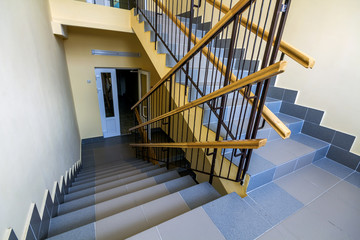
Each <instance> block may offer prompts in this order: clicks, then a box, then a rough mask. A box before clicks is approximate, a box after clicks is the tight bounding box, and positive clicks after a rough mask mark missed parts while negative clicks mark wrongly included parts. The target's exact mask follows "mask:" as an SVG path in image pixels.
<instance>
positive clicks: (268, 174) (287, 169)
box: [225, 133, 329, 191]
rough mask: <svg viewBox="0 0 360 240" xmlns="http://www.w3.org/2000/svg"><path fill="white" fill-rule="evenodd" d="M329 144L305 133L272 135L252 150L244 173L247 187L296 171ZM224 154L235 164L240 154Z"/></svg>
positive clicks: (321, 154)
mask: <svg viewBox="0 0 360 240" xmlns="http://www.w3.org/2000/svg"><path fill="white" fill-rule="evenodd" d="M328 149H329V144H328V143H326V142H323V141H321V140H318V139H316V138H312V137H309V136H307V135H305V134H302V133H298V134H293V135H292V136H291V137H290V138H289V139H285V140H283V139H276V140H273V141H269V142H267V144H266V145H265V146H264V147H262V148H259V149H256V150H254V151H253V155H252V158H251V161H250V166H249V170H248V173H249V175H250V176H251V178H250V183H249V186H248V191H251V190H253V189H255V188H258V187H260V186H262V185H264V184H266V183H269V182H271V181H273V180H275V179H278V178H280V177H282V176H284V175H287V174H289V173H291V172H293V171H296V170H298V169H300V168H302V167H304V166H306V165H308V164H311V163H312V162H314V161H317V160H319V159H321V158H323V157H324V156H326V154H327V151H328ZM225 157H226V158H227V159H229V160H232V161H233V162H234V163H235V164H236V165H238V163H239V160H240V157H233V158H231V153H226V154H225Z"/></svg>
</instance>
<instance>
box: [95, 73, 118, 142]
mask: <svg viewBox="0 0 360 240" xmlns="http://www.w3.org/2000/svg"><path fill="white" fill-rule="evenodd" d="M101 73H110V74H111V86H112V97H113V99H112V101H113V108H114V116H113V117H106V112H105V103H104V95H103V85H102V79H101ZM95 78H96V88H97V95H98V103H99V110H100V118H101V128H102V132H103V137H104V138H108V137H115V136H119V135H120V114H119V100H118V92H117V90H118V88H117V77H116V69H115V68H95ZM100 93H101V94H100ZM114 120H115V131H113V132H109V131H108V126H107V124H108V122H109V121H114Z"/></svg>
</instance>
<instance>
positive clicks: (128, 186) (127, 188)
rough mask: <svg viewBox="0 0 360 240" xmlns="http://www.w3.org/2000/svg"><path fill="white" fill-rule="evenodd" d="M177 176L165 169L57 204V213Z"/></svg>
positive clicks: (64, 212)
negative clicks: (137, 179) (150, 175)
mask: <svg viewBox="0 0 360 240" xmlns="http://www.w3.org/2000/svg"><path fill="white" fill-rule="evenodd" d="M179 177H180V175H179V173H178V172H177V170H172V171H166V172H164V173H160V174H159V175H155V176H153V177H149V178H145V179H142V180H139V181H135V182H132V183H129V184H125V185H121V186H118V187H114V188H111V189H109V190H105V191H102V192H95V193H94V194H93V195H89V196H85V197H82V198H78V199H75V200H72V201H68V202H65V203H63V204H61V205H59V208H58V215H62V214H66V213H69V212H72V211H76V210H79V209H81V208H84V207H88V206H91V205H94V204H97V203H101V202H104V201H107V200H110V199H113V198H116V197H120V196H122V195H125V194H129V193H132V192H135V191H138V190H141V189H144V188H147V187H151V186H154V185H156V184H160V183H163V182H166V181H169V180H172V179H175V178H179Z"/></svg>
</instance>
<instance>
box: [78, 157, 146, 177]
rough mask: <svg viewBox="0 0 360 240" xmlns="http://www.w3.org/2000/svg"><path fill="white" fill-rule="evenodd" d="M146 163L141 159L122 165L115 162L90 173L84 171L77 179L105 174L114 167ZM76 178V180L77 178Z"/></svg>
mask: <svg viewBox="0 0 360 240" xmlns="http://www.w3.org/2000/svg"><path fill="white" fill-rule="evenodd" d="M144 163H147V162H146V161H144V160H139V161H137V160H136V161H133V162H131V163H126V164H121V165H117V164H114V165H109V166H108V167H107V168H103V169H100V170H99V169H94V171H93V172H88V173H83V174H81V175H78V176H77V179H79V180H80V179H82V178H85V177H90V176H95V175H100V174H103V173H107V172H110V171H112V170H114V169H120V168H127V167H133V166H139V165H141V164H144ZM77 179H75V180H77Z"/></svg>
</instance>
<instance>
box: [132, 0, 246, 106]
mask: <svg viewBox="0 0 360 240" xmlns="http://www.w3.org/2000/svg"><path fill="white" fill-rule="evenodd" d="M154 1H158V0H154ZM249 1H250V0H240V1H239V2H238V3H237V4H236V5H235V6H234V7H233V8H232V9H231V10H230V11H228V13H227V14H225V16H224V17H223V18H221V19H220V21H219V22H217V23H216V24H215V26H214V27H213V28H212V29H211V30H210V31H209V32H208V33H207V34H206V35H205V36H204V37H203V38H202V39H201V40H199V39H198V38H197V37H196V36H195V35H194V34H192V33H191V41H192V42H194V43H195V46H194V47H193V48H192V49H191V50H190V51H189V52H188V53H187V54H186V55H185V56H184V57H183V58H182V59H181V60H180V61H179V62H178V63H177V64H176V65H175V66H174V67H173V68H172V69H171V70H170V71H169V72H168V73H167V74H166V75H165V76H164V77H163V78H162V79H161V80H160V81H158V82H157V83H156V84H155V85H154V86H153V87H152V88H151V89H150V91H148V92H147V93H146V94H145V95H144V96H143V97H142V98H141V99H140V100H139V101H138V102H137V103H135V105H134V106H132V107H131V110H133V109H134V108H135V107H137V106H138V105H139V104H140V103H141V102H142V101H144V99H146V98H147V97H148V96H149V95H150V94H151V93H153V92H154V91H155V90H156V89H157V88H158V87H159V86H160V85H161V84H163V83H164V82H165V81H166V80H168V79H169V78H170V77H171V76H172V75H173V74H174V73H175V72H176V71H177V70H179V69H180V68H181V67H182V66H183V65H185V63H186V62H187V61H188V60H189V59H190V58H191V57H192V56H193V55H195V53H196V52H197V51H198V50H199V49H200V48H201V47H203V45H205V43H206V42H207V41H209V39H210V38H212V37H213V35H214V34H216V32H217V31H219V30H220V29H221V28H222V27H223V26H224V25H225V24H226V23H227V22H228V21H229V20H230V19H231V18H232V17H234V16H235V14H236V13H237V12H238V11H239V10H241V9H242V8H243V7H244V6H245V5H246V4H247V3H248V2H249ZM158 7H159V8H160V9H162V11H163V12H164V13H165V14H166V15H168V17H169V18H170V19H171V20H172V21H173V22H174V23H175V24H176V25H177V26H178V27H179V28H180V29H181V31H182V32H183V33H185V35H186V36H189V35H190V31H189V29H188V28H187V27H186V26H185V25H184V24H183V23H182V22H180V21H179V20H178V18H177V17H176V16H175V15H173V14H172V13H171V12H170V10H168V9H167V8H166V7H165V6H164V5H163V4H162V3H161V2H160V1H158ZM202 52H203V53H204V54H205V55H206V56H207V54H208V52H209V50H208V48H207V47H204V48H203V50H202ZM210 58H211V59H212V61H215V60H217V61H216V62H218V61H219V60H218V59H217V58H216V57H215V55H214V54H212V53H211V56H210ZM219 63H221V62H220V61H219ZM220 67H223V64H222V63H221V66H220ZM224 67H225V66H224ZM218 68H219V67H218ZM219 69H221V68H219ZM225 70H226V68H225ZM235 78H236V77H235Z"/></svg>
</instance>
